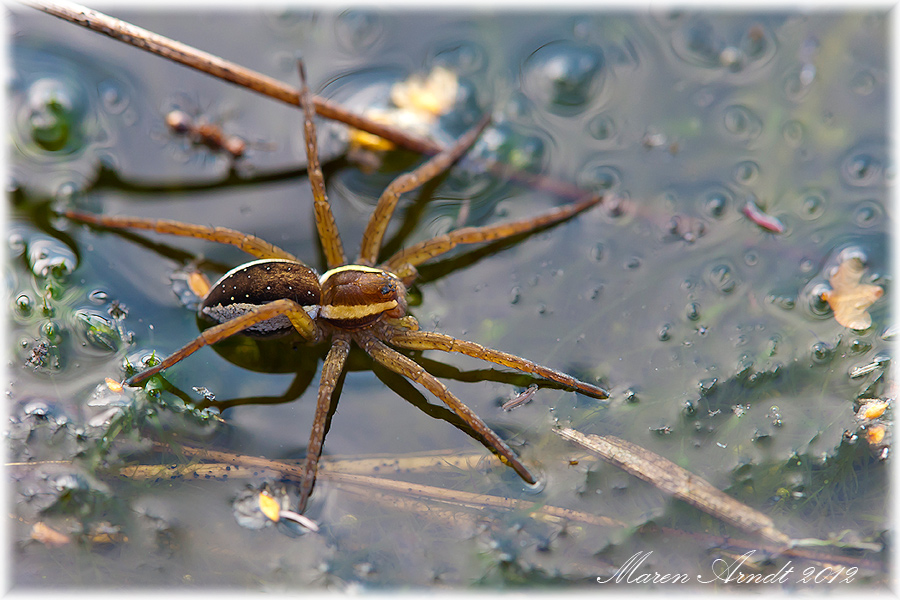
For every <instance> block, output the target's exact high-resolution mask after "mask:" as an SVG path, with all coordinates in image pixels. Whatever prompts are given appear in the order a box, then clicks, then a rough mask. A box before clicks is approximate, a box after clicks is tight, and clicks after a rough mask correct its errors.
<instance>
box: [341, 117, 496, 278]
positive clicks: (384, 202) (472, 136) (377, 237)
mask: <svg viewBox="0 0 900 600" xmlns="http://www.w3.org/2000/svg"><path fill="white" fill-rule="evenodd" d="M489 121H490V115H487V116H485V117H484V118H483V119H481V121H480V122H479V123H478V124H477V125H476V126H475V127H473V128H472V129H470V130H469V131H467V132H466V133H465V134H464V135H463V136H462V137H461V138H459V140H457V142H456V143H455V144H453V146H451V147H450V148H447V149H446V150H444V151H443V152H441V153H440V154H437V155H435V156H433V157H432V158H431V159H429V160H428V162H425V163H423V164H422V165H420V166H418V167H417V168H416V169H414V170H413V171H410V172H409V173H404V174H403V175H400V176H399V177H397V178H396V179H394V180H393V181H392V182H391V183H390V185H388V186H387V188H386V189H385V190H384V192H382V194H381V197H380V198H379V199H378V204H377V205H376V206H375V210H374V211H373V212H372V216H371V217H369V224H368V225H367V226H366V231H365V233H363V238H362V244H361V245H360V249H359V258H358V259H357V263H358V264H361V265H368V266H372V265H374V264H375V261H376V260H378V251H379V250H380V249H381V240H382V238H384V232H385V231H386V230H387V226H388V223H389V222H390V220H391V216H392V215H393V214H394V209H395V208H396V206H397V200H399V198H400V194H403V193H405V192H409V191H411V190H414V189H416V188H417V187H419V186H421V185H423V184H425V183H427V182H428V181H430V180H431V179H433V178H435V177H437V176H438V175H440V174H441V173H443V172H444V171H446V170H447V169H449V168H450V165H452V164H453V163H455V162H456V161H457V160H459V158H460V157H461V156H462V155H463V154H465V152H466V151H467V150H468V149H469V148H470V147H471V146H472V144H474V143H475V140H476V139H478V136H479V135H480V134H481V132H482V131H483V130H484V128H485V127H486V126H487V124H488V122H489Z"/></svg>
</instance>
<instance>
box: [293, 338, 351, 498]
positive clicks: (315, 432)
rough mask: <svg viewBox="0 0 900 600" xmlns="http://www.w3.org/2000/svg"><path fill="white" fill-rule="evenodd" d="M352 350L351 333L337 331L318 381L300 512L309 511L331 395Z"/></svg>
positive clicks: (302, 484)
mask: <svg viewBox="0 0 900 600" xmlns="http://www.w3.org/2000/svg"><path fill="white" fill-rule="evenodd" d="M349 353H350V335H349V334H348V333H346V332H343V331H339V330H338V331H335V332H334V335H333V336H332V338H331V349H330V350H328V356H326V357H325V362H324V363H323V364H322V375H321V378H320V380H319V396H318V400H316V413H315V416H314V417H313V425H312V430H311V431H310V433H309V444H308V445H307V447H306V460H305V461H304V463H303V480H302V481H301V482H300V501H299V504H298V508H297V512H299V513H302V512H303V511H304V510H306V502H307V500H309V495H310V494H311V493H312V489H313V485H314V484H315V483H316V471H317V470H318V466H319V457H320V456H321V455H322V446H323V444H324V443H325V421H326V420H327V419H328V411H329V410H331V402H332V394H333V393H334V387H335V386H336V385H337V381H338V379H339V378H340V376H341V372H342V371H343V370H344V363H345V362H346V361H347V355H348V354H349Z"/></svg>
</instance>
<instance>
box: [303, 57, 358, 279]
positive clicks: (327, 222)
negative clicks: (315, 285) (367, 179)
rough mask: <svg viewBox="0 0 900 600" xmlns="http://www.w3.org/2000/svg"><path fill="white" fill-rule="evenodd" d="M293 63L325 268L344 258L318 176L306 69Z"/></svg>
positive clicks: (314, 132) (310, 183)
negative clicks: (297, 79)
mask: <svg viewBox="0 0 900 600" xmlns="http://www.w3.org/2000/svg"><path fill="white" fill-rule="evenodd" d="M297 66H298V70H299V71H300V107H301V108H302V109H303V133H304V137H305V139H306V171H307V173H308V174H309V185H310V187H311V188H312V193H313V209H314V211H315V215H316V228H317V229H318V231H319V240H320V241H321V242H322V251H323V252H324V253H325V262H327V263H328V268H329V269H333V268H335V267H340V266H341V265H344V264H346V263H347V258H346V256H345V255H344V246H343V244H341V234H340V233H339V232H338V228H337V223H335V221H334V213H332V212H331V205H329V204H328V196H326V195H325V176H324V175H322V167H321V166H320V164H319V147H318V143H317V142H316V126H315V125H314V124H313V111H314V109H313V106H312V102H311V100H310V97H309V86H307V85H306V68H305V67H304V66H303V61H298V62H297Z"/></svg>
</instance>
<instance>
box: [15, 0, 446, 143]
mask: <svg viewBox="0 0 900 600" xmlns="http://www.w3.org/2000/svg"><path fill="white" fill-rule="evenodd" d="M22 3H23V4H25V5H27V6H31V7H33V8H36V9H38V10H40V11H42V12H45V13H47V14H50V15H53V16H55V17H59V18H60V19H63V20H66V21H69V22H71V23H74V24H76V25H81V26H82V27H86V28H88V29H90V30H92V31H96V32H98V33H102V34H103V35H106V36H109V37H111V38H113V39H115V40H119V41H120V42H125V43H126V44H130V45H132V46H134V47H136V48H140V49H142V50H146V51H147V52H151V53H153V54H156V55H158V56H162V57H163V58H167V59H169V60H171V61H174V62H177V63H180V64H182V65H185V66H187V67H191V68H193V69H197V70H198V71H202V72H204V73H207V74H208V75H212V76H213V77H218V78H219V79H224V80H225V81H229V82H231V83H234V84H236V85H239V86H242V87H245V88H247V89H250V90H253V91H254V92H258V93H260V94H263V95H264V96H268V97H270V98H273V99H275V100H280V101H281V102H285V103H287V104H291V105H294V106H300V93H299V91H298V90H297V89H296V88H294V87H291V86H289V85H287V84H285V83H283V82H281V81H278V80H277V79H273V78H272V77H269V76H267V75H263V74H262V73H258V72H256V71H253V70H251V69H247V68H245V67H242V66H240V65H238V64H236V63H233V62H230V61H227V60H224V59H222V58H219V57H218V56H214V55H212V54H209V53H208V52H204V51H202V50H198V49H197V48H194V47H192V46H188V45H187V44H183V43H181V42H178V41H175V40H173V39H170V38H167V37H165V36H162V35H158V34H156V33H153V32H152V31H148V30H146V29H143V28H141V27H137V26H135V25H132V24H130V23H127V22H125V21H122V20H120V19H116V18H114V17H110V16H108V15H105V14H103V13H100V12H97V11H95V10H91V9H90V8H87V7H85V6H81V5H79V4H74V3H71V2H46V1H44V0H22ZM313 106H314V107H315V109H316V113H318V114H319V115H321V116H323V117H325V118H327V119H333V120H335V121H340V122H342V123H346V124H347V125H349V126H351V127H355V128H356V129H361V130H363V131H367V132H369V133H372V134H374V135H377V136H380V137H383V138H384V139H386V140H390V141H391V142H393V143H394V144H396V145H398V146H400V147H402V148H406V149H408V150H412V151H413V152H420V153H422V154H437V153H438V152H440V151H441V150H442V149H443V148H442V147H441V145H440V144H438V143H436V142H434V141H432V140H429V139H427V138H424V137H421V136H417V135H413V134H410V133H407V132H405V131H403V130H401V129H398V128H396V127H392V126H389V125H384V124H382V123H376V122H374V121H372V120H370V119H367V118H366V117H363V116H361V115H357V114H355V113H352V112H350V111H348V110H347V109H345V108H343V107H342V106H340V105H338V104H335V103H334V102H331V101H330V100H327V99H325V98H321V97H318V96H313Z"/></svg>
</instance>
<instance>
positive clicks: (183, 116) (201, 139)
mask: <svg viewBox="0 0 900 600" xmlns="http://www.w3.org/2000/svg"><path fill="white" fill-rule="evenodd" d="M166 125H167V126H168V127H169V129H171V130H172V131H174V132H175V133H181V134H184V135H186V136H188V137H189V138H190V140H191V141H192V142H193V143H195V144H202V145H204V146H206V147H208V148H209V149H210V150H214V151H219V150H224V151H225V152H227V153H228V154H230V155H231V157H232V158H236V159H237V158H241V157H242V156H244V153H245V152H247V142H246V141H244V140H243V139H242V138H239V137H238V136H236V135H229V134H227V133H225V132H224V131H222V128H221V127H219V126H218V125H216V124H215V123H212V122H210V121H207V120H205V119H202V118H201V119H193V118H191V116H190V115H188V114H187V113H186V112H184V111H183V110H172V111H169V113H168V114H166Z"/></svg>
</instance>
